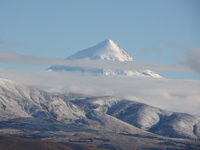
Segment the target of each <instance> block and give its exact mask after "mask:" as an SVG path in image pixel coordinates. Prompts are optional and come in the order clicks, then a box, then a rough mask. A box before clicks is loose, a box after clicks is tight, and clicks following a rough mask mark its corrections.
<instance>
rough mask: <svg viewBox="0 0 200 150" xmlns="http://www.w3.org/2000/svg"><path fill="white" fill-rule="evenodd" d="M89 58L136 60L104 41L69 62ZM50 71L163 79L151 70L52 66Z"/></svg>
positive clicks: (109, 42)
mask: <svg viewBox="0 0 200 150" xmlns="http://www.w3.org/2000/svg"><path fill="white" fill-rule="evenodd" d="M85 58H89V59H92V60H98V59H100V60H108V61H122V62H124V61H134V59H133V58H132V57H131V56H130V55H129V54H127V53H126V52H125V51H124V50H123V49H122V48H121V47H120V46H118V45H117V44H116V43H115V42H113V41H112V40H108V39H107V40H104V41H103V42H101V43H99V44H97V45H95V46H93V47H90V48H87V49H84V50H81V51H78V52H77V53H75V54H74V55H72V56H69V57H68V58H67V60H79V59H85ZM47 70H49V71H79V72H82V73H90V74H92V75H95V76H96V75H98V76H99V75H120V76H133V77H153V78H162V77H161V76H160V75H159V74H157V73H155V72H153V71H151V70H123V69H120V70H119V69H117V70H116V69H108V68H106V66H105V69H91V68H86V67H73V66H52V67H50V68H48V69H47Z"/></svg>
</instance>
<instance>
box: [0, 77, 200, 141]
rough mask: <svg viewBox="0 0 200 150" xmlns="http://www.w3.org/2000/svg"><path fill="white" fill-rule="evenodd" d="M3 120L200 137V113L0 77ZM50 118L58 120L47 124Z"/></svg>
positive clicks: (29, 125)
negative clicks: (47, 88) (54, 89)
mask: <svg viewBox="0 0 200 150" xmlns="http://www.w3.org/2000/svg"><path fill="white" fill-rule="evenodd" d="M20 118H21V121H20ZM23 118H24V119H23ZM25 118H26V119H25ZM0 121H1V126H0V127H3V126H5V125H6V126H8V125H9V126H10V127H11V126H12V127H14V128H16V127H17V128H21V126H22V125H23V128H25V126H26V128H27V129H34V128H35V129H36V128H37V129H38V130H43V129H45V128H46V129H47V127H48V129H51V130H54V129H55V130H62V131H68V130H70V131H71V130H72V129H73V130H80V131H81V130H82V131H83V130H84V131H86V129H87V131H91V132H93V131H95V132H96V131H106V132H112V133H123V134H124V133H125V134H140V135H144V134H145V135H153V136H155V134H157V135H162V136H168V137H176V138H189V139H200V117H199V116H194V115H189V114H183V113H174V112H171V111H167V110H162V109H159V108H156V107H153V106H149V105H146V104H143V103H138V102H134V101H130V100H125V99H121V98H118V97H114V96H100V97H92V96H88V95H83V94H75V93H67V94H51V93H48V92H45V91H42V90H39V89H35V88H31V87H27V86H24V85H21V84H18V83H16V82H13V81H10V80H6V79H1V78H0ZM17 121H18V123H17ZM10 122H12V123H11V124H9V123H10ZM39 122H40V123H39ZM48 122H53V123H55V122H57V123H56V124H52V125H50V124H49V125H47V124H48ZM25 124H26V125H25ZM36 124H37V125H36ZM66 127H67V128H66ZM46 129H45V130H46Z"/></svg>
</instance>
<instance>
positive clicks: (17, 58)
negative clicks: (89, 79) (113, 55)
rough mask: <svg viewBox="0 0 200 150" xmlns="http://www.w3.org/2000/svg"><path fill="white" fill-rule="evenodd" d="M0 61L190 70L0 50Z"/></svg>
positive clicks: (132, 62) (139, 63)
mask: <svg viewBox="0 0 200 150" xmlns="http://www.w3.org/2000/svg"><path fill="white" fill-rule="evenodd" d="M0 62H4V63H5V62H6V63H20V64H29V65H39V66H47V67H50V66H55V65H63V66H74V67H89V68H97V69H105V66H106V69H126V70H132V69H138V70H145V69H150V70H161V71H183V72H190V71H191V70H190V69H189V68H188V67H184V66H178V65H170V64H160V63H152V62H143V61H129V62H120V61H106V60H90V59H83V60H63V59H56V58H40V57H34V56H25V55H20V54H15V53H7V52H0Z"/></svg>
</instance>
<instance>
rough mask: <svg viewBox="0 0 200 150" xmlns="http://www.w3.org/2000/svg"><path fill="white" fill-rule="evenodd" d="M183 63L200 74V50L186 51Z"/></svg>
mask: <svg viewBox="0 0 200 150" xmlns="http://www.w3.org/2000/svg"><path fill="white" fill-rule="evenodd" d="M182 63H183V64H185V65H186V66H188V67H190V68H191V69H192V70H193V71H195V72H198V73H200V48H194V49H192V50H190V51H186V52H185V58H184V59H183V60H182Z"/></svg>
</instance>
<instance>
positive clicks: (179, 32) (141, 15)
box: [0, 0, 200, 80]
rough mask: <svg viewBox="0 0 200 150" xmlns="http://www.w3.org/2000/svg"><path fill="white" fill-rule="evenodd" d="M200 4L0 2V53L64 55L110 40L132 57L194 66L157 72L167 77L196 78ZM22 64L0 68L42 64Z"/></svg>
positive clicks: (185, 0) (190, 0)
mask: <svg viewBox="0 0 200 150" xmlns="http://www.w3.org/2000/svg"><path fill="white" fill-rule="evenodd" d="M199 7H200V1H199V0H173V1H172V0H162V1H160V0H151V1H149V0H125V1H122V0H99V1H97V0H96V1H94V0H57V1H55V0H34V1H32V0H17V1H16V0H0V18H1V21H0V26H1V28H0V51H2V52H10V53H17V54H22V55H28V56H36V57H41V58H43V57H44V58H62V59H64V58H66V57H68V56H70V55H72V54H74V53H75V52H77V51H79V50H82V49H85V48H88V47H91V46H93V45H95V44H97V43H99V42H101V41H103V40H105V39H112V40H113V41H115V42H116V43H118V44H119V45H120V46H121V47H122V48H123V49H124V50H125V51H126V52H127V53H129V54H130V55H131V56H132V57H134V58H135V59H136V60H139V61H147V62H155V63H165V64H172V65H186V66H189V67H191V68H192V69H193V70H194V72H178V71H173V72H171V71H156V72H158V73H160V74H161V75H162V76H164V77H166V78H172V79H192V80H193V79H195V80H199V79H200V75H199V72H198V70H199V69H198V68H199V67H200V65H199V64H197V65H196V64H194V63H195V62H197V63H198V60H195V59H194V58H195V57H194V56H197V54H198V55H199V53H200V52H199V47H200V28H199V27H200V19H199V18H200V10H199ZM190 55H191V56H190ZM197 59H198V58H197ZM194 60H195V61H194ZM22 64H23V62H22ZM22 64H16V63H15V64H14V63H8V62H7V63H0V67H1V68H12V69H20V70H23V69H25V70H43V69H45V68H46V66H42V65H41V66H39V65H37V66H33V65H31V66H30V65H24V64H23V65H22Z"/></svg>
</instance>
